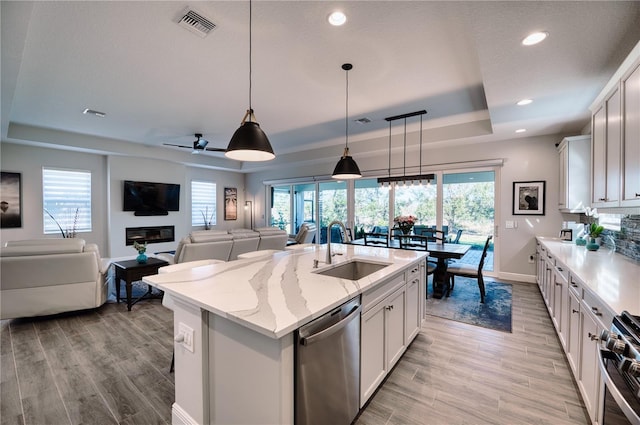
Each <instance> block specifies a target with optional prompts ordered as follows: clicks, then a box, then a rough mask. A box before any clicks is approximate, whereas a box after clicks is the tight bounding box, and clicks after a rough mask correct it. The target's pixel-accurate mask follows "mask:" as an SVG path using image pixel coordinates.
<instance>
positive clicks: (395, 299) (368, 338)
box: [360, 261, 426, 407]
mask: <svg viewBox="0 0 640 425" xmlns="http://www.w3.org/2000/svg"><path fill="white" fill-rule="evenodd" d="M425 267H426V265H425V261H422V262H420V263H419V264H416V265H414V266H413V267H411V268H409V269H407V270H406V271H405V272H404V273H402V274H399V275H396V276H394V277H391V278H390V279H389V280H388V281H387V282H385V283H382V284H380V285H378V286H376V287H375V288H373V289H372V290H370V291H367V292H365V293H363V294H362V317H361V319H360V325H361V326H360V406H361V407H362V406H364V405H365V403H366V402H367V401H368V400H369V398H370V397H371V395H373V393H374V392H375V391H376V389H377V388H378V386H379V385H380V384H381V383H382V381H383V380H384V378H385V377H386V376H387V373H389V371H390V370H391V368H393V366H394V365H395V364H396V363H397V362H398V360H400V357H402V355H403V354H404V352H405V351H406V349H407V347H408V346H409V344H410V343H411V341H413V339H414V338H415V337H416V336H417V335H418V333H419V332H420V326H421V325H422V320H423V318H424V299H425V291H426V286H425V277H426V271H425Z"/></svg>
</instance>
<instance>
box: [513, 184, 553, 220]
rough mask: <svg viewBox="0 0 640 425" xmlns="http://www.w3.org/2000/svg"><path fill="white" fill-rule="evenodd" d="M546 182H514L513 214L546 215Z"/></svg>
mask: <svg viewBox="0 0 640 425" xmlns="http://www.w3.org/2000/svg"><path fill="white" fill-rule="evenodd" d="M545 184H546V181H544V180H543V181H532V182H513V215H544V202H545Z"/></svg>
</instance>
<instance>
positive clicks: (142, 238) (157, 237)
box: [125, 226, 176, 245]
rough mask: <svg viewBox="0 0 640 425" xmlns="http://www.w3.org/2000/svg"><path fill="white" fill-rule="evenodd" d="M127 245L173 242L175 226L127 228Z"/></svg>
mask: <svg viewBox="0 0 640 425" xmlns="http://www.w3.org/2000/svg"><path fill="white" fill-rule="evenodd" d="M125 240H126V245H133V242H138V243H145V242H146V243H160V242H173V241H175V240H176V238H175V226H149V227H127V228H126V229H125Z"/></svg>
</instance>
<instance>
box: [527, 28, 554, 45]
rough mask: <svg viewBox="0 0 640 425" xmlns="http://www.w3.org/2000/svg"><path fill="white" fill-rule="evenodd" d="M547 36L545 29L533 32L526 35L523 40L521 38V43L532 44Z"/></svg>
mask: <svg viewBox="0 0 640 425" xmlns="http://www.w3.org/2000/svg"><path fill="white" fill-rule="evenodd" d="M548 36H549V33H548V32H546V31H540V32H533V33H531V34H529V35H528V36H526V37H525V39H524V40H522V44H524V45H525V46H533V45H534V44H538V43H540V42H541V41H542V40H544V39H545V38H547V37H548Z"/></svg>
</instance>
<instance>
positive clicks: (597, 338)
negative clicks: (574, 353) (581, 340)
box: [588, 332, 600, 341]
mask: <svg viewBox="0 0 640 425" xmlns="http://www.w3.org/2000/svg"><path fill="white" fill-rule="evenodd" d="M588 335H589V339H591V341H599V340H600V338H599V337H598V335H594V334H592V333H591V332H589V334H588Z"/></svg>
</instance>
